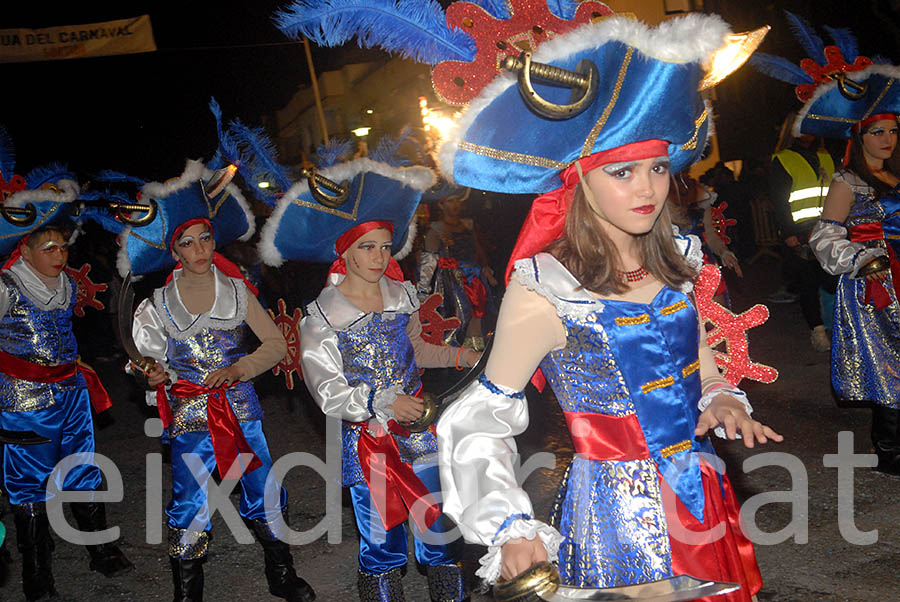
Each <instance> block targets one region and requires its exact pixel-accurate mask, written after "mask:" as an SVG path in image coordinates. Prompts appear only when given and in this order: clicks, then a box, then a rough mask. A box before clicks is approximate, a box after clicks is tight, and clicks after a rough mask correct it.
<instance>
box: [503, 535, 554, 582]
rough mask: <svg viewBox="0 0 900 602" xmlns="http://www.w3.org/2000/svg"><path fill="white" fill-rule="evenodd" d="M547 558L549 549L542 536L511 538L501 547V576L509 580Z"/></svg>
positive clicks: (504, 579)
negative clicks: (545, 545)
mask: <svg viewBox="0 0 900 602" xmlns="http://www.w3.org/2000/svg"><path fill="white" fill-rule="evenodd" d="M546 560H547V549H546V548H545V547H544V543H543V542H542V541H541V538H540V537H535V538H534V539H525V538H524V537H519V538H517V539H510V540H509V541H508V542H506V543H505V544H503V545H502V546H501V547H500V578H501V579H502V580H503V581H509V580H510V579H512V578H514V577H515V576H517V575H519V574H520V573H522V572H523V571H526V570H528V569H529V568H531V567H532V566H534V565H535V564H537V563H538V562H545V561H546Z"/></svg>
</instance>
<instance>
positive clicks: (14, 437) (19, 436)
mask: <svg viewBox="0 0 900 602" xmlns="http://www.w3.org/2000/svg"><path fill="white" fill-rule="evenodd" d="M51 441H52V439H48V438H47V437H44V436H42V435H38V434H37V433H35V432H34V431H8V430H6V429H0V444H4V445H41V444H43V443H50V442H51Z"/></svg>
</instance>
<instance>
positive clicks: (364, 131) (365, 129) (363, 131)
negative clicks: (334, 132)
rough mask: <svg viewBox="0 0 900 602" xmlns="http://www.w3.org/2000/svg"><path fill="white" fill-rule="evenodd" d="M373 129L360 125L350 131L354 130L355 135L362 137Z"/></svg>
mask: <svg viewBox="0 0 900 602" xmlns="http://www.w3.org/2000/svg"><path fill="white" fill-rule="evenodd" d="M371 129H372V128H370V127H359V128H356V129H355V130H350V132H352V133H353V135H354V136H356V137H357V138H362V137H363V136H366V135H368V133H369V131H370V130H371Z"/></svg>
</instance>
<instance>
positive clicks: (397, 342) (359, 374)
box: [337, 313, 419, 395]
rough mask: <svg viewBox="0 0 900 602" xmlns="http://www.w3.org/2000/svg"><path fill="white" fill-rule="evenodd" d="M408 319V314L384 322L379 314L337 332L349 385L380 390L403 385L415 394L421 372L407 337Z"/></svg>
mask: <svg viewBox="0 0 900 602" xmlns="http://www.w3.org/2000/svg"><path fill="white" fill-rule="evenodd" d="M409 320H410V316H409V315H408V314H396V315H394V316H393V318H390V319H385V318H384V316H383V315H382V314H377V313H376V314H373V315H372V317H371V319H370V320H369V321H368V323H366V324H365V325H364V326H362V327H361V328H358V329H347V330H339V331H337V337H338V348H339V349H340V351H341V357H342V358H343V362H344V376H345V377H346V378H347V382H348V383H349V384H350V386H356V385H359V384H360V383H366V384H368V385H370V386H371V387H372V388H373V389H375V390H376V391H379V390H383V389H388V388H390V387H392V386H394V385H400V386H402V387H403V390H404V391H405V392H406V393H407V394H408V395H412V394H413V393H415V392H416V390H417V389H418V388H419V369H418V367H417V366H416V361H415V355H414V352H413V347H412V343H411V342H410V340H409V336H408V335H407V334H406V325H407V324H408V323H409Z"/></svg>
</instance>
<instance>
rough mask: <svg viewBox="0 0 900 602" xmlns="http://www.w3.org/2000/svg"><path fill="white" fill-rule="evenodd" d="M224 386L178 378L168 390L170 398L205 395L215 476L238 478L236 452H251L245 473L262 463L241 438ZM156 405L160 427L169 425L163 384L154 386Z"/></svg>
mask: <svg viewBox="0 0 900 602" xmlns="http://www.w3.org/2000/svg"><path fill="white" fill-rule="evenodd" d="M234 384H237V383H232V385H234ZM232 385H228V386H232ZM228 386H220V387H214V388H211V387H204V386H203V385H198V384H195V383H192V382H191V381H189V380H184V379H183V378H179V379H178V381H177V382H176V383H175V384H173V385H172V386H171V387H169V390H168V393H169V395H172V396H173V397H181V398H185V397H200V396H201V395H206V422H207V424H208V425H209V436H210V439H212V446H213V454H215V456H216V464H217V465H218V467H219V475H220V476H221V477H222V478H223V479H238V478H240V477H241V473H240V468H239V467H238V466H237V465H235V460H236V459H237V457H238V454H253V459H252V460H251V461H250V464H249V466H247V470H246V471H245V474H246V473H250V472H253V471H254V470H256V469H257V468H259V467H260V466H262V462H260V460H259V458H258V457H257V456H256V454H254V453H253V449H252V448H251V447H250V444H249V443H247V439H245V438H244V431H242V430H241V425H240V422H238V419H237V416H236V415H235V413H234V410H233V409H232V408H231V403H229V401H228V398H227V397H226V396H225V390H226V389H227V388H228ZM156 407H157V410H158V411H159V417H160V419H161V420H162V423H163V427H165V428H169V425H170V424H171V423H172V410H171V408H170V407H169V400H168V398H167V397H166V387H165V385H164V384H160V385H158V386H157V387H156ZM232 468H233V469H234V470H232Z"/></svg>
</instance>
